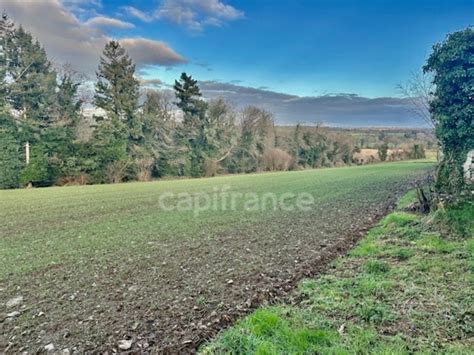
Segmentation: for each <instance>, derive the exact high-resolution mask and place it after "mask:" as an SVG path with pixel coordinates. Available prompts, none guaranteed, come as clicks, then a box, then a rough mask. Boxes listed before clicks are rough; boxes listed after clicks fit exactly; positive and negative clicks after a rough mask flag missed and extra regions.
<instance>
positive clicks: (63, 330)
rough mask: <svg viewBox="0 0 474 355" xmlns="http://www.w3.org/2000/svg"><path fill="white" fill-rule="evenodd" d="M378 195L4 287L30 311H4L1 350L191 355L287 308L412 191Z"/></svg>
mask: <svg viewBox="0 0 474 355" xmlns="http://www.w3.org/2000/svg"><path fill="white" fill-rule="evenodd" d="M373 188H375V189H380V194H379V197H378V201H373V200H370V201H365V200H364V198H361V197H360V196H357V198H354V197H353V196H340V197H338V198H337V199H334V200H332V201H329V202H322V203H320V204H319V205H318V206H317V207H316V208H314V209H313V210H311V211H309V212H304V213H299V214H295V213H287V214H284V213H282V214H279V215H278V218H277V219H269V220H266V221H262V223H260V224H250V225H245V226H244V227H239V228H229V230H227V231H226V232H222V233H219V234H217V235H213V236H208V235H203V234H202V233H200V231H199V230H196V236H195V238H192V239H173V240H171V239H167V240H162V241H159V242H150V243H148V245H147V250H145V251H143V254H142V256H141V257H140V258H135V257H134V256H133V255H131V256H130V257H129V256H127V255H126V254H120V255H115V256H102V257H101V258H95V257H94V255H91V257H90V259H88V260H86V261H83V262H84V265H80V266H77V265H76V266H74V265H71V264H65V265H61V264H59V265H56V266H53V267H49V268H48V269H47V270H44V269H43V270H42V271H41V273H30V274H28V275H27V277H22V278H21V280H20V281H19V280H18V279H12V280H7V281H6V282H5V283H4V284H3V285H2V290H1V293H2V295H1V297H0V298H1V299H0V301H2V303H4V302H6V301H7V300H8V299H11V298H13V297H15V296H17V295H18V294H21V295H22V296H23V297H24V299H25V300H28V302H26V301H25V302H24V304H23V305H22V306H21V307H20V308H19V311H20V313H21V314H20V315H18V316H15V317H8V315H7V314H8V313H9V312H11V311H12V310H13V309H11V308H6V307H3V308H1V310H2V313H1V314H0V317H1V318H0V332H1V334H3V335H2V336H0V348H3V349H5V350H6V351H5V352H8V353H17V352H21V351H28V352H42V351H44V350H45V344H53V345H54V349H55V350H56V351H61V350H63V349H68V350H69V351H70V352H75V351H76V352H81V353H83V352H94V353H96V352H98V353H102V352H106V351H109V352H110V351H123V350H127V351H130V352H157V351H158V352H165V353H176V352H187V353H192V352H195V351H196V350H197V348H198V347H199V346H200V345H201V344H202V343H203V342H205V341H207V340H209V339H210V338H212V337H213V336H215V334H216V333H217V332H218V331H219V330H221V329H223V328H225V327H227V326H229V325H230V324H232V323H233V322H234V321H235V320H236V319H237V318H238V317H241V316H242V315H245V314H247V313H249V312H250V311H251V310H252V309H255V308H256V307H258V306H260V305H262V304H266V303H272V302H275V301H278V300H281V299H282V298H283V299H284V298H285V297H286V296H287V294H288V292H289V291H290V290H292V289H293V287H294V286H295V285H296V283H297V282H298V281H299V280H300V279H301V278H303V277H305V276H312V275H315V274H317V273H319V272H321V271H322V270H324V269H325V268H326V267H327V265H328V263H329V262H330V261H331V260H333V259H334V258H335V257H337V256H338V255H340V254H341V253H345V252H346V251H347V250H348V249H349V248H351V247H352V246H353V245H354V243H355V242H356V241H357V240H358V239H359V238H360V237H361V236H362V235H364V233H365V231H366V230H367V229H368V228H369V227H371V226H373V225H374V224H375V223H376V222H377V221H378V220H379V219H380V218H381V217H382V216H384V215H385V214H386V213H388V211H389V210H390V209H391V208H393V206H394V203H395V201H396V199H397V197H398V196H400V195H401V194H402V193H404V192H406V190H407V189H408V188H410V185H409V184H406V183H399V184H391V185H390V186H374V187H373ZM104 259H105V260H107V262H104ZM78 273H79V274H78ZM121 340H130V341H131V347H130V348H129V349H127V347H128V346H127V345H123V343H120V341H121ZM119 344H122V346H123V349H120V348H119Z"/></svg>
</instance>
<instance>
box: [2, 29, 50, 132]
mask: <svg viewBox="0 0 474 355" xmlns="http://www.w3.org/2000/svg"><path fill="white" fill-rule="evenodd" d="M5 51H6V56H7V58H8V63H7V66H6V70H7V72H8V75H9V78H10V81H9V83H8V85H7V100H8V103H9V104H10V105H11V107H12V108H13V109H14V110H16V112H17V113H18V120H19V122H20V134H21V138H22V141H26V140H28V141H38V140H39V139H40V137H39V134H40V133H41V129H42V128H45V127H48V126H49V125H50V124H51V120H52V116H51V108H52V107H53V106H54V101H55V99H56V92H55V90H56V73H55V71H54V70H53V69H52V67H51V63H50V62H49V60H48V57H47V55H46V52H45V50H44V48H42V47H41V45H40V44H39V42H38V41H36V42H35V41H34V40H33V37H32V36H31V34H29V33H28V32H26V31H25V30H24V29H23V28H22V27H21V26H20V27H19V28H17V29H15V30H14V32H13V35H12V38H11V40H9V41H8V43H7V46H6V48H5Z"/></svg>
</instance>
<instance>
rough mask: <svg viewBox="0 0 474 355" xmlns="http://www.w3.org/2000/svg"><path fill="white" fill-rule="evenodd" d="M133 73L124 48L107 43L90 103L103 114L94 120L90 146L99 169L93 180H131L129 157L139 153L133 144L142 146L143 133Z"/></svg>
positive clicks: (137, 91) (114, 43)
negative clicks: (92, 148)
mask: <svg viewBox="0 0 474 355" xmlns="http://www.w3.org/2000/svg"><path fill="white" fill-rule="evenodd" d="M134 74H135V65H134V64H133V62H132V60H131V59H130V57H129V56H128V54H127V52H126V51H125V49H124V48H123V47H121V46H120V44H119V43H118V42H116V41H110V42H108V43H107V44H106V45H105V48H104V52H103V56H102V57H101V58H100V64H99V69H98V71H97V84H96V89H95V95H94V104H95V105H96V107H98V108H100V109H102V110H104V111H105V113H106V115H105V117H97V118H96V119H97V122H98V124H97V127H96V129H95V132H94V142H93V146H94V148H95V150H96V152H97V154H96V155H97V160H98V161H97V163H98V166H99V170H102V174H101V175H102V176H101V177H97V178H96V180H99V181H104V180H106V181H112V182H117V181H119V180H120V179H122V178H123V179H133V178H135V176H134V175H136V171H135V172H134V171H133V164H132V162H131V161H130V155H133V154H134V153H136V152H137V150H139V149H137V147H136V145H138V144H141V143H142V139H143V130H142V125H141V123H140V121H139V120H138V119H137V112H136V111H137V108H138V98H139V82H138V80H137V79H136V78H135V76H134ZM105 170H107V171H108V173H107V175H108V177H105V175H104V171H105Z"/></svg>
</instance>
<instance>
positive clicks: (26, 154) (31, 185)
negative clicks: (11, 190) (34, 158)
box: [25, 142, 33, 188]
mask: <svg viewBox="0 0 474 355" xmlns="http://www.w3.org/2000/svg"><path fill="white" fill-rule="evenodd" d="M25 156H26V165H28V164H29V163H30V142H26V144H25ZM27 187H28V188H32V187H33V184H32V183H31V181H30V182H28V185H27Z"/></svg>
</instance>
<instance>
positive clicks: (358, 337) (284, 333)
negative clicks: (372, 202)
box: [201, 196, 474, 354]
mask: <svg viewBox="0 0 474 355" xmlns="http://www.w3.org/2000/svg"><path fill="white" fill-rule="evenodd" d="M409 198H410V197H409V196H408V197H405V198H404V199H402V200H405V201H406V200H409ZM473 212H474V211H473V203H472V202H471V203H469V202H468V203H465V204H463V205H460V206H458V207H455V208H451V209H447V210H444V211H442V213H437V214H435V215H434V216H430V217H425V218H423V217H421V216H419V215H415V214H409V213H405V212H394V213H392V214H390V215H388V216H387V217H385V219H383V220H382V221H381V222H380V223H379V225H378V226H376V227H375V228H373V229H372V230H371V231H370V232H369V233H368V234H367V235H366V237H365V238H364V239H363V240H361V241H360V243H359V244H358V245H357V247H356V248H355V249H353V250H352V251H351V252H350V253H349V254H348V255H346V256H343V257H340V258H339V259H338V260H336V261H335V262H334V263H333V268H332V269H330V271H329V272H328V273H327V274H325V275H323V276H321V277H320V278H318V279H307V280H304V281H302V282H301V283H300V285H299V288H298V290H297V291H296V292H295V294H294V296H295V299H298V300H300V299H302V300H303V301H299V302H298V303H297V304H296V305H285V304H281V305H277V306H272V307H266V308H262V309H258V310H257V311H255V312H254V313H252V314H251V315H249V316H247V317H246V318H244V319H242V320H240V321H238V322H237V323H236V324H235V325H234V326H233V327H231V328H230V329H227V330H225V331H223V332H222V333H220V334H219V335H218V336H217V338H216V339H215V340H214V341H213V342H211V343H209V344H206V345H205V346H203V347H202V348H201V352H202V353H204V354H213V353H233V354H257V353H258V354H279V353H285V354H309V353H321V354H411V353H423V354H429V353H445V354H468V353H470V354H472V353H474V351H473V349H474V347H473V346H474V340H473V338H472V335H473V331H474V327H473V324H474V323H473V319H472V314H473V311H474V308H473V304H474V291H473V290H474V276H473V272H474V268H473V265H474V238H473V237H474V228H473V226H472V218H473V216H474V213H473ZM461 226H462V228H461ZM442 227H443V228H442ZM446 230H448V231H449V233H446Z"/></svg>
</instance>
